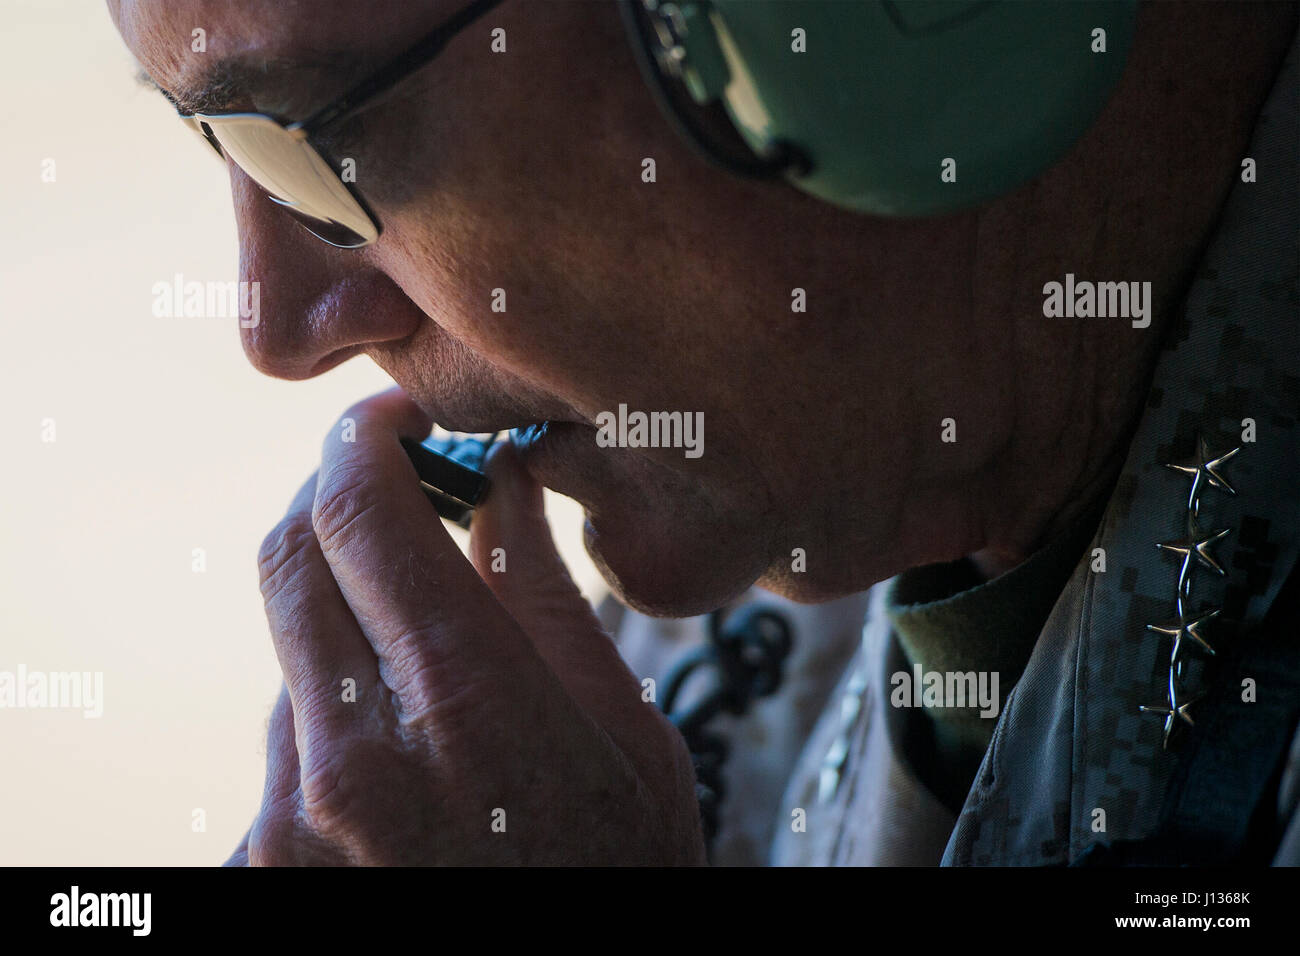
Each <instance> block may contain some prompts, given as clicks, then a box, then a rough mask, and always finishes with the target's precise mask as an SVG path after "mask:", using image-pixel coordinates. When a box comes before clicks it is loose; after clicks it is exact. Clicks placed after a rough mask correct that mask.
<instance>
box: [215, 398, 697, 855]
mask: <svg viewBox="0 0 1300 956" xmlns="http://www.w3.org/2000/svg"><path fill="white" fill-rule="evenodd" d="M347 415H348V417H350V418H352V419H354V420H355V422H356V436H355V437H356V440H355V442H351V443H348V442H344V441H342V440H341V438H340V431H339V430H335V432H334V434H332V435H331V436H330V437H329V438H328V439H326V441H325V448H324V454H323V458H322V462H321V469H320V472H319V475H318V478H317V479H316V480H315V481H309V482H308V483H307V485H305V486H304V487H303V489H302V490H301V491H300V492H299V493H298V496H297V498H296V499H295V500H294V502H293V504H292V505H291V506H290V508H289V513H288V514H287V515H286V516H285V518H284V520H283V521H281V522H280V524H279V525H278V526H277V527H276V528H275V530H274V531H272V532H271V534H270V535H268V536H267V538H266V541H265V542H264V543H263V546H262V551H261V555H260V559H259V566H260V571H261V582H262V594H263V596H264V599H265V602H266V614H267V619H268V621H269V622H270V626H271V635H272V638H273V639H274V641H275V649H276V653H277V655H278V657H279V660H280V667H281V669H282V670H283V672H284V680H285V691H284V692H283V693H282V694H281V697H280V700H279V702H278V704H277V705H276V707H275V711H274V713H273V715H272V718H271V724H270V731H269V734H268V742H267V778H266V789H265V793H264V795H263V803H262V808H261V810H260V811H259V813H258V816H257V819H256V820H255V821H254V822H253V825H252V827H251V828H250V830H249V833H248V836H247V837H246V838H245V844H244V845H241V847H240V848H239V850H237V851H236V853H235V856H234V857H232V859H231V861H230V862H231V863H242V862H244V861H245V860H246V861H247V862H248V863H251V864H253V865H259V864H273V865H274V864H310V865H319V864H430V863H436V864H457V863H475V864H483V863H488V864H491V863H500V864H505V863H525V864H569V863H590V864H619V863H637V864H682V863H701V862H703V861H704V850H703V843H702V838H701V835H700V826H699V810H698V806H697V804H696V800H695V789H694V775H693V773H692V768H691V762H690V757H689V754H688V753H687V751H686V747H685V744H684V743H683V741H682V739H681V736H680V735H679V734H678V733H677V731H676V729H675V728H673V726H672V725H671V724H670V723H669V722H668V721H667V720H666V719H665V718H664V717H663V715H662V714H661V713H660V712H659V710H658V708H656V707H655V705H654V704H653V703H648V702H646V701H644V700H642V689H641V685H640V683H639V682H638V681H637V679H636V678H635V677H634V676H633V675H632V673H631V672H630V671H628V669H627V667H626V666H625V665H624V664H623V662H622V660H621V658H620V657H619V655H618V653H617V651H616V650H615V648H614V645H613V643H612V642H611V641H610V639H609V637H608V636H607V635H606V634H605V633H604V632H603V631H602V630H601V628H600V625H599V623H598V622H597V621H596V618H595V616H594V615H593V614H592V612H591V609H590V607H589V605H588V604H587V602H586V601H585V600H584V599H583V598H582V596H581V594H580V593H579V591H578V589H577V588H576V587H575V586H574V584H573V581H572V580H571V579H570V577H569V575H568V572H567V570H566V569H565V567H564V564H563V562H562V561H561V560H560V557H559V555H558V554H557V553H556V551H555V548H554V545H553V544H552V541H551V535H550V528H549V526H548V525H547V523H546V519H545V516H544V514H543V511H542V490H541V488H540V487H539V486H538V485H537V484H536V483H535V482H534V481H533V480H532V479H531V478H530V477H529V476H528V474H527V473H526V472H525V471H524V470H523V468H522V467H520V465H519V463H518V459H517V458H516V456H515V452H514V449H513V447H512V446H511V445H510V444H509V443H505V444H502V445H500V446H498V447H497V448H496V449H494V451H493V454H492V456H491V459H490V462H489V466H488V471H489V476H490V478H491V481H492V489H491V494H490V495H489V496H488V500H487V502H486V503H485V504H484V506H483V507H481V508H480V509H479V510H478V512H477V513H476V514H475V517H474V524H473V532H472V534H471V546H470V551H471V557H472V564H471V562H470V561H467V560H466V559H465V558H464V556H463V555H462V554H461V552H460V550H459V549H458V548H457V547H456V545H455V543H454V542H453V541H452V540H451V537H450V536H449V535H448V534H447V531H446V529H445V528H444V527H443V525H442V522H441V520H440V519H439V518H438V516H437V514H436V512H435V511H434V510H433V507H432V506H431V505H430V504H429V502H428V500H427V499H426V498H425V496H424V493H423V492H422V491H421V490H420V487H419V485H418V483H417V481H416V478H415V473H414V469H413V468H412V467H411V465H410V463H409V461H408V460H407V458H406V455H405V453H404V452H403V450H402V448H401V446H400V445H399V444H398V439H399V437H408V438H415V439H419V438H423V437H424V436H425V435H427V434H428V432H429V428H430V422H429V420H428V418H427V417H426V416H425V415H424V414H423V413H422V412H421V411H420V410H419V409H418V408H417V407H416V406H415V405H414V404H412V403H411V402H410V400H409V399H407V398H406V397H405V395H404V394H402V393H401V392H400V391H399V390H393V391H389V392H385V393H383V394H381V395H377V396H375V397H373V398H370V399H367V400H366V401H363V402H361V403H360V404H358V405H356V406H354V407H353V408H352V409H351V410H349V411H348V413H347ZM498 548H500V549H504V561H505V567H506V570H504V571H500V570H497V571H494V570H492V566H493V560H494V557H500V555H501V552H497V553H496V555H494V550H495V549H498ZM497 567H498V568H499V567H500V562H499V561H498V564H497ZM350 681H351V682H355V694H350V693H349V692H348V686H349V682H350Z"/></svg>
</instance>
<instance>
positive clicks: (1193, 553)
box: [1156, 518, 1232, 583]
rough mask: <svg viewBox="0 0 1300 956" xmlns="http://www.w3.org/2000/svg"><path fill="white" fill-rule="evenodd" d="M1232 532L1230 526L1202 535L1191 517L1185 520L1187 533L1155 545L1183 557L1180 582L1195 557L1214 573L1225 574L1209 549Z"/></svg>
mask: <svg viewBox="0 0 1300 956" xmlns="http://www.w3.org/2000/svg"><path fill="white" fill-rule="evenodd" d="M1231 533H1232V529H1231V528H1221V529H1220V530H1218V531H1212V532H1210V534H1209V535H1208V536H1203V532H1202V531H1201V529H1200V527H1199V526H1198V525H1197V524H1196V522H1195V521H1194V520H1192V519H1190V518H1189V519H1188V521H1187V535H1186V537H1183V538H1180V539H1178V540H1176V541H1162V542H1160V543H1159V544H1157V545H1156V547H1157V548H1160V549H1161V550H1162V551H1171V552H1173V553H1174V554H1176V555H1178V556H1179V557H1181V558H1182V559H1183V567H1182V571H1181V572H1180V573H1179V576H1178V577H1179V581H1180V583H1181V582H1182V581H1183V580H1184V579H1185V578H1186V573H1187V571H1189V570H1190V565H1191V562H1192V560H1193V558H1195V560H1197V561H1199V562H1200V563H1201V564H1203V565H1205V566H1206V567H1207V568H1209V569H1210V570H1211V571H1213V572H1214V573H1215V574H1220V575H1222V574H1227V572H1226V571H1224V570H1223V567H1222V565H1220V564H1219V562H1218V561H1216V560H1214V554H1213V553H1212V552H1211V551H1210V548H1212V547H1213V546H1214V545H1215V544H1217V543H1218V542H1219V541H1221V540H1222V539H1223V538H1225V537H1227V536H1228V535H1229V534H1231Z"/></svg>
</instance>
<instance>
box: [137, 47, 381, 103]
mask: <svg viewBox="0 0 1300 956" xmlns="http://www.w3.org/2000/svg"><path fill="white" fill-rule="evenodd" d="M137 66H138V70H137V72H136V77H135V78H136V82H138V83H140V84H141V85H143V86H146V87H149V88H150V89H153V90H156V91H157V92H159V93H161V94H162V95H163V97H165V98H166V99H167V101H168V102H170V103H171V104H172V105H173V106H174V107H176V109H177V110H178V111H180V112H182V113H220V112H226V111H229V110H232V109H234V108H237V107H240V106H248V105H249V104H250V103H252V104H255V108H256V110H257V111H258V112H264V113H268V114H271V115H280V116H286V117H288V116H294V117H296V118H303V117H306V116H307V115H309V114H310V113H311V112H312V111H314V110H315V109H316V108H317V107H319V106H322V105H324V104H325V103H327V102H329V98H328V97H325V96H322V93H321V90H322V89H324V90H326V91H327V92H328V93H329V94H330V96H337V95H340V94H342V93H343V92H345V91H346V90H348V89H350V88H351V87H352V85H353V84H354V83H357V82H359V81H360V80H362V79H364V78H365V76H366V75H367V73H368V71H369V70H371V69H373V68H374V63H373V61H372V60H370V59H369V58H368V57H363V56H360V55H358V54H357V53H356V52H355V51H351V50H331V51H326V52H323V53H315V54H312V55H310V56H304V57H295V58H264V57H256V58H255V57H244V56H236V57H225V58H223V59H220V60H217V61H216V62H215V63H213V64H212V65H211V66H208V67H206V68H205V69H204V70H203V71H202V72H201V73H199V74H198V75H197V76H196V77H195V78H194V79H193V80H191V81H189V82H188V83H187V85H186V86H185V87H184V88H181V89H175V90H172V89H168V88H167V87H164V86H163V85H162V84H161V83H159V82H158V81H157V80H155V79H154V78H153V76H151V75H150V74H149V72H148V71H147V70H146V69H145V68H144V67H142V66H139V65H138V64H137Z"/></svg>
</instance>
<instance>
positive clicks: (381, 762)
mask: <svg viewBox="0 0 1300 956" xmlns="http://www.w3.org/2000/svg"><path fill="white" fill-rule="evenodd" d="M390 771H391V761H390V760H389V757H388V754H387V753H386V750H385V748H384V747H383V746H382V745H380V744H378V743H377V742H374V741H371V740H368V739H364V738H354V739H350V740H343V741H339V742H338V743H337V744H335V745H333V746H331V747H330V748H329V751H328V752H327V753H325V754H323V755H322V756H321V757H320V758H319V759H317V760H313V761H311V763H310V765H308V766H304V767H303V772H302V785H301V786H302V801H303V813H304V815H305V817H306V818H307V820H308V822H309V823H310V825H311V827H312V829H313V830H315V831H316V832H318V833H321V834H323V835H328V834H330V833H334V832H340V831H343V830H344V829H346V828H347V827H348V826H349V821H352V820H354V819H356V820H364V818H365V812H364V809H362V808H363V807H364V806H365V804H366V803H367V801H369V800H370V799H371V798H372V793H371V782H372V781H375V780H384V779H386V778H387V776H388V775H389V774H390Z"/></svg>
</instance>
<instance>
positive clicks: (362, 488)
mask: <svg viewBox="0 0 1300 956" xmlns="http://www.w3.org/2000/svg"><path fill="white" fill-rule="evenodd" d="M378 506H379V501H378V500H377V499H376V498H375V496H374V493H373V492H372V491H369V490H367V475H366V473H365V471H364V469H362V468H360V467H359V466H358V467H355V468H349V467H340V468H338V469H336V470H335V472H334V473H333V474H331V475H329V476H328V477H326V478H324V479H323V480H322V482H321V484H320V486H319V487H318V488H317V491H316V500H315V501H314V502H313V504H312V512H311V523H312V527H313V529H314V531H315V535H316V540H317V541H319V542H320V546H321V549H322V550H324V551H331V550H335V549H337V548H338V547H339V546H340V545H342V544H343V543H344V542H346V541H347V540H348V537H349V536H350V534H351V532H352V531H353V530H355V528H356V526H357V523H358V522H359V521H360V520H361V519H364V518H365V517H366V516H367V515H369V514H370V513H371V512H373V511H374V510H375V509H376V508H377V507H378Z"/></svg>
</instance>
